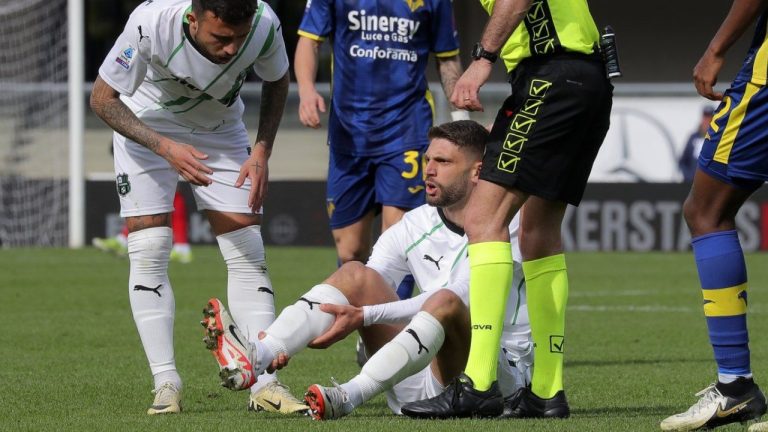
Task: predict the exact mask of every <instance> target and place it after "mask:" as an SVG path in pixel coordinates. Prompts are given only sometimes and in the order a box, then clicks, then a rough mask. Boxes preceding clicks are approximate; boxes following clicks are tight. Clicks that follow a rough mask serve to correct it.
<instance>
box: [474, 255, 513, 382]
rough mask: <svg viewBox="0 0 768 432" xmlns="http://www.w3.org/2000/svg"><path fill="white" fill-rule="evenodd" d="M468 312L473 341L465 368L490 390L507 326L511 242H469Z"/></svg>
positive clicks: (510, 279)
mask: <svg viewBox="0 0 768 432" xmlns="http://www.w3.org/2000/svg"><path fill="white" fill-rule="evenodd" d="M467 250H468V251H469V266H470V270H469V271H470V283H469V313H470V317H471V320H472V343H471V344H470V347H469V359H468V360H467V367H466V368H465V369H464V373H466V374H467V375H468V376H469V377H470V378H472V382H473V383H474V385H475V389H477V390H481V391H484V390H488V389H489V388H490V387H491V384H493V382H494V381H496V366H497V362H498V361H499V349H500V346H499V341H500V339H501V330H502V328H503V327H504V306H506V304H507V296H508V295H509V285H510V283H511V282H512V250H511V249H510V245H509V242H484V243H475V244H471V245H469V248H468V249H467Z"/></svg>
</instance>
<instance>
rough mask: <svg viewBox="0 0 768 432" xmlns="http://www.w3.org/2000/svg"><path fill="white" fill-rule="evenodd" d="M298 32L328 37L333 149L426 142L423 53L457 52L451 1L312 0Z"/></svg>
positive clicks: (371, 150)
mask: <svg viewBox="0 0 768 432" xmlns="http://www.w3.org/2000/svg"><path fill="white" fill-rule="evenodd" d="M299 35H301V36H303V37H307V38H310V39H313V40H317V41H323V40H325V39H327V38H329V39H331V41H332V47H333V69H332V70H333V90H332V92H333V93H332V96H331V113H330V119H329V121H328V133H329V135H328V136H329V138H328V140H329V144H330V146H331V149H332V150H334V151H336V152H340V153H343V154H349V155H355V156H376V155H382V154H385V153H392V152H396V151H401V150H405V149H412V148H418V147H426V145H427V131H428V129H429V127H430V126H431V125H432V117H433V115H432V107H431V95H429V91H428V87H427V78H426V67H427V60H428V57H429V53H430V52H431V53H434V54H435V56H437V57H451V56H455V55H457V54H458V52H459V51H458V50H459V44H458V40H457V38H456V29H455V25H454V22H453V9H452V6H451V0H310V1H307V7H306V10H305V11H304V17H303V19H302V21H301V25H300V26H299Z"/></svg>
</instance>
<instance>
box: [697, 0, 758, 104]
mask: <svg viewBox="0 0 768 432" xmlns="http://www.w3.org/2000/svg"><path fill="white" fill-rule="evenodd" d="M766 3H768V2H766V1H764V0H735V1H734V2H733V5H731V10H730V11H729V12H728V15H727V16H726V17H725V20H723V24H721V25H720V29H719V30H718V31H717V33H716V34H715V37H713V38H712V41H711V42H710V43H709V46H708V47H707V50H706V51H704V55H702V56H701V59H699V62H698V63H696V66H695V67H694V68H693V83H694V85H695V86H696V91H697V92H698V93H699V94H700V95H702V96H704V97H705V98H707V99H710V100H721V99H723V94H722V93H720V92H715V91H714V89H713V88H712V87H714V85H715V84H717V74H718V73H719V72H720V69H721V68H722V67H723V62H724V61H725V53H726V52H728V50H729V49H730V48H731V46H733V44H734V43H735V42H736V41H737V40H738V39H739V38H740V37H741V35H742V34H744V31H746V29H747V28H748V27H749V26H750V24H751V23H752V22H753V21H754V20H755V18H757V16H758V15H760V13H762V11H764V10H765V8H766Z"/></svg>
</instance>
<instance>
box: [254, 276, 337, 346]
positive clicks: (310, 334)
mask: <svg viewBox="0 0 768 432" xmlns="http://www.w3.org/2000/svg"><path fill="white" fill-rule="evenodd" d="M322 303H331V304H337V305H348V304H349V300H347V297H346V296H344V294H343V293H342V292H341V291H339V290H338V289H336V288H335V287H333V286H331V285H328V284H320V285H315V286H314V287H312V289H311V290H309V291H308V292H307V293H306V294H304V295H303V296H301V298H299V301H297V302H296V303H294V304H292V305H290V306H288V307H286V308H285V309H283V311H282V312H281V313H280V315H279V316H278V317H277V319H276V320H275V322H274V323H272V325H270V326H269V328H268V329H267V331H266V333H267V335H266V337H265V338H264V339H262V340H261V342H262V343H263V344H264V345H265V346H266V347H267V348H268V349H269V351H270V352H271V353H272V355H273V356H275V357H276V356H277V355H278V354H280V353H285V354H287V355H288V356H291V357H292V356H293V355H295V354H296V353H298V352H299V351H300V350H302V349H304V348H305V347H306V346H307V344H308V343H309V342H310V341H312V340H313V339H314V338H316V337H318V336H320V335H321V334H323V333H325V332H326V331H327V330H328V329H329V328H330V327H331V324H333V321H334V319H335V317H334V316H333V315H332V314H329V313H325V312H323V311H321V310H320V304H322Z"/></svg>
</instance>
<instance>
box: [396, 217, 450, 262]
mask: <svg viewBox="0 0 768 432" xmlns="http://www.w3.org/2000/svg"><path fill="white" fill-rule="evenodd" d="M443 225H445V224H444V223H443V222H440V223H439V224H437V225H435V226H434V227H433V228H432V229H431V230H430V231H429V232H427V233H424V234H423V235H422V236H421V238H419V239H418V240H416V241H415V242H414V243H413V244H412V245H410V246H408V248H407V249H406V250H405V254H406V255H408V252H410V251H411V249H413V248H415V247H416V246H418V244H419V243H421V242H422V241H424V239H425V238H427V237H429V236H431V235H432V234H433V233H434V232H435V231H437V230H438V229H439V228H440V227H442V226H443Z"/></svg>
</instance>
